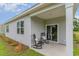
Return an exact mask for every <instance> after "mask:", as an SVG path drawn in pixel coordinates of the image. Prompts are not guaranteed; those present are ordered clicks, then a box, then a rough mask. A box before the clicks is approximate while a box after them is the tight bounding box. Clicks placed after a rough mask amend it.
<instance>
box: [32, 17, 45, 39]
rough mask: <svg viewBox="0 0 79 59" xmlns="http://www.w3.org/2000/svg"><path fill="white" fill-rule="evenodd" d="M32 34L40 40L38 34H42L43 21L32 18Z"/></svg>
mask: <svg viewBox="0 0 79 59" xmlns="http://www.w3.org/2000/svg"><path fill="white" fill-rule="evenodd" d="M31 24H32V28H31V29H32V34H36V37H37V38H38V39H40V34H41V33H42V32H44V21H43V20H42V19H39V18H37V17H33V18H32V23H31Z"/></svg>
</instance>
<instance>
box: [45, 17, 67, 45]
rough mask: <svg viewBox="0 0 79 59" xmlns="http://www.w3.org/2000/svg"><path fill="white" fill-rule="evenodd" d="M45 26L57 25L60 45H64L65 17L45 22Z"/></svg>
mask: <svg viewBox="0 0 79 59" xmlns="http://www.w3.org/2000/svg"><path fill="white" fill-rule="evenodd" d="M47 24H58V25H59V30H58V31H59V34H58V35H59V38H58V39H59V40H58V42H59V43H61V44H66V20H65V17H58V18H54V19H50V20H47V21H46V25H47Z"/></svg>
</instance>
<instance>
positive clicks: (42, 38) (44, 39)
mask: <svg viewBox="0 0 79 59" xmlns="http://www.w3.org/2000/svg"><path fill="white" fill-rule="evenodd" d="M41 40H42V43H43V44H44V43H46V44H48V43H49V41H48V40H47V38H46V35H45V33H41Z"/></svg>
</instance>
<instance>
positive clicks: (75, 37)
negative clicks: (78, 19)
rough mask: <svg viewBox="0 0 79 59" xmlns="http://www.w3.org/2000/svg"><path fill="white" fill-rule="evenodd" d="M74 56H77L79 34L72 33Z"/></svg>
mask: <svg viewBox="0 0 79 59" xmlns="http://www.w3.org/2000/svg"><path fill="white" fill-rule="evenodd" d="M73 54H74V56H79V32H74V48H73Z"/></svg>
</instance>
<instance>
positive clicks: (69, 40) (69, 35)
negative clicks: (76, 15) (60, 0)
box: [65, 3, 73, 56]
mask: <svg viewBox="0 0 79 59" xmlns="http://www.w3.org/2000/svg"><path fill="white" fill-rule="evenodd" d="M65 8H66V53H67V54H66V55H67V56H72V55H73V4H71V3H69V4H65Z"/></svg>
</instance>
